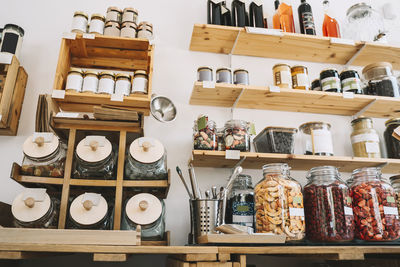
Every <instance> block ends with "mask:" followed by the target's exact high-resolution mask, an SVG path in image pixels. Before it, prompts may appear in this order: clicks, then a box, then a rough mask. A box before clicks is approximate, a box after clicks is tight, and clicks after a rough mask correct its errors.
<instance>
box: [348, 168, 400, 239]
mask: <svg viewBox="0 0 400 267" xmlns="http://www.w3.org/2000/svg"><path fill="white" fill-rule="evenodd" d="M352 178H353V179H354V180H353V184H352V186H351V196H352V198H353V212H354V219H355V223H356V237H357V238H359V239H361V240H365V241H389V240H396V239H398V238H399V237H400V221H399V213H398V209H397V204H396V194H395V191H394V189H393V187H392V186H391V185H390V184H388V183H387V182H385V181H384V180H383V179H382V174H381V170H380V168H373V167H371V168H362V169H357V170H354V171H353V175H352Z"/></svg>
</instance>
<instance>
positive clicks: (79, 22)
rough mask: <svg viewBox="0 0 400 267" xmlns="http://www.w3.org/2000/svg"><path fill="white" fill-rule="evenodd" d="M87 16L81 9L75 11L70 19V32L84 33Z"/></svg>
mask: <svg viewBox="0 0 400 267" xmlns="http://www.w3.org/2000/svg"><path fill="white" fill-rule="evenodd" d="M88 19H89V16H88V15H87V14H86V13H85V12H82V11H76V12H75V13H74V17H73V19H72V26H71V32H76V33H86V31H87V25H88Z"/></svg>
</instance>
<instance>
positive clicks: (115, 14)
mask: <svg viewBox="0 0 400 267" xmlns="http://www.w3.org/2000/svg"><path fill="white" fill-rule="evenodd" d="M121 17H122V10H121V9H119V8H118V7H115V6H110V7H109V8H107V14H106V21H107V22H109V21H115V22H118V23H119V22H121Z"/></svg>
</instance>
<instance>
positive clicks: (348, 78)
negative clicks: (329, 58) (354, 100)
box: [340, 70, 363, 94]
mask: <svg viewBox="0 0 400 267" xmlns="http://www.w3.org/2000/svg"><path fill="white" fill-rule="evenodd" d="M340 82H341V83H342V91H343V92H352V93H354V94H362V93H363V90H362V85H361V80H360V75H358V72H357V71H355V70H345V71H342V73H340Z"/></svg>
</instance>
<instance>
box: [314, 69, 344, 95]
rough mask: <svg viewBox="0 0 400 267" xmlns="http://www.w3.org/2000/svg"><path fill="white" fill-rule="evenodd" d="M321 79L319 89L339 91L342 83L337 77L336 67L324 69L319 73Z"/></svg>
mask: <svg viewBox="0 0 400 267" xmlns="http://www.w3.org/2000/svg"><path fill="white" fill-rule="evenodd" d="M319 79H320V81H321V89H322V91H324V92H335V93H340V92H341V90H342V85H341V82H340V78H339V73H338V71H337V70H336V69H325V70H323V71H321V73H320V75H319Z"/></svg>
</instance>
